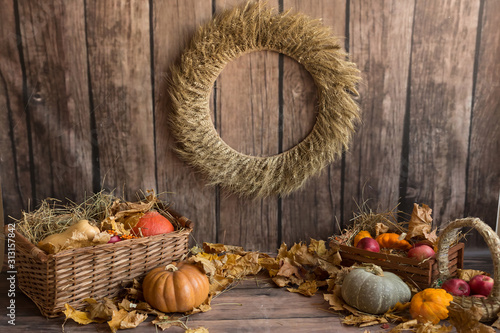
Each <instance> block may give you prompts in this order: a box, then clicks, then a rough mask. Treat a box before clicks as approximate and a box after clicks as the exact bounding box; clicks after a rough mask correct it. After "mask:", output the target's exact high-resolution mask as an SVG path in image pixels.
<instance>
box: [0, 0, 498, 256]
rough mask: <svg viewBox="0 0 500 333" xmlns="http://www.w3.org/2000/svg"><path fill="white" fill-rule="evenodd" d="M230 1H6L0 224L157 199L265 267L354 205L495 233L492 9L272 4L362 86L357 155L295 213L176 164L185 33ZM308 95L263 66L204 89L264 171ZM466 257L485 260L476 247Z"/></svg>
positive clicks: (257, 60)
mask: <svg viewBox="0 0 500 333" xmlns="http://www.w3.org/2000/svg"><path fill="white" fill-rule="evenodd" d="M242 2H244V1H240V0H234V1H226V0H149V1H139V0H135V1H123V0H109V1H96V0H86V1H85V0H71V1H63V0H55V1H50V2H49V1H47V2H43V1H35V0H0V8H2V10H1V12H0V43H1V46H0V149H1V150H0V151H1V160H0V168H1V170H0V177H1V178H0V179H1V184H2V192H3V199H4V207H5V215H10V216H13V217H19V216H20V212H21V210H23V209H24V210H26V209H29V208H30V207H31V208H32V207H34V206H35V205H36V203H38V202H39V201H40V200H41V199H43V198H46V197H55V198H60V199H63V198H69V199H71V200H73V201H80V200H82V199H83V198H84V196H85V195H86V194H87V195H88V194H90V193H92V192H96V191H99V190H100V189H101V188H105V189H116V190H115V192H116V193H117V194H119V195H121V194H123V195H125V196H126V197H128V198H130V199H133V198H135V193H136V192H137V191H138V190H140V189H143V190H145V189H155V190H156V191H157V192H158V193H163V192H168V193H167V194H165V195H164V196H163V198H165V199H166V200H167V201H169V202H170V203H171V204H172V206H173V207H174V208H175V209H177V210H179V211H181V212H183V213H184V214H185V215H187V216H188V217H190V218H191V219H192V220H194V221H195V222H196V230H195V233H194V236H195V238H196V239H197V241H199V242H202V241H211V242H215V241H217V242H224V243H227V244H237V245H242V246H244V247H246V248H247V249H255V250H263V251H266V250H267V251H269V250H270V251H273V250H275V249H276V248H277V247H278V246H279V244H280V243H281V242H287V243H288V244H290V243H292V242H295V241H299V240H308V239H309V237H315V238H321V239H326V238H327V237H328V236H330V235H332V234H333V233H335V232H339V230H340V229H341V228H343V227H345V226H347V225H348V224H349V220H350V219H351V218H352V214H353V211H358V208H357V204H358V203H361V202H363V201H364V200H367V199H368V200H369V201H368V202H369V205H370V207H371V208H372V209H373V210H387V209H391V208H395V207H396V206H397V205H398V203H399V209H401V210H403V211H405V212H408V213H409V212H411V209H412V205H413V202H419V203H426V204H428V205H429V206H431V207H432V208H433V210H434V213H433V216H434V219H435V221H436V222H437V223H438V224H444V223H446V222H448V221H449V220H451V219H455V218H459V217H463V216H466V215H473V216H478V217H480V218H482V219H483V220H484V221H485V222H487V223H488V224H490V225H491V226H494V224H495V220H496V210H497V200H498V195H499V190H500V146H499V141H500V84H499V82H500V80H499V78H500V61H499V60H500V30H499V29H498V24H497V23H496V20H497V19H496V18H498V17H499V16H500V2H499V1H496V0H447V1H434V0H418V1H417V0H407V1H399V0H392V1H391V0H387V1H379V0H377V1H372V0H364V1H360V0H301V1H298V0H295V1H292V0H279V1H278V0H271V1H268V5H269V6H271V7H274V8H276V9H277V10H287V9H292V10H294V11H301V12H304V13H306V14H308V15H310V16H311V17H313V18H321V19H322V20H323V22H324V24H326V25H328V26H331V28H332V30H333V32H334V34H336V35H338V36H341V37H344V36H345V38H343V43H344V46H345V48H346V50H347V51H348V52H349V53H350V58H351V59H352V60H353V61H354V62H356V63H357V64H358V66H359V68H360V69H361V71H362V75H363V82H362V84H361V85H360V87H359V90H360V93H361V97H360V98H359V103H360V106H361V108H362V110H363V122H362V123H361V124H360V125H359V128H358V132H357V134H356V136H355V137H354V139H353V141H352V144H351V148H350V150H349V151H348V152H347V153H346V154H345V155H344V156H343V158H342V159H340V160H338V161H337V162H336V163H333V164H332V165H330V166H329V167H328V168H326V169H325V170H324V172H322V173H321V175H319V176H318V177H316V178H315V179H313V180H311V181H309V182H308V183H307V184H306V185H305V186H304V187H303V189H301V190H300V191H298V192H296V193H294V194H292V195H290V196H289V197H284V198H278V197H271V198H267V199H263V200H257V201H256V200H248V199H239V198H238V197H236V196H234V195H232V194H230V193H227V192H225V191H223V190H220V189H218V188H211V187H207V186H205V182H204V180H203V178H202V177H201V176H200V175H199V174H197V172H195V171H194V170H192V169H190V168H189V167H187V166H186V165H185V164H184V163H183V162H181V161H180V160H179V159H178V158H177V156H176V155H175V154H174V153H173V152H172V149H171V147H172V144H173V142H172V138H171V137H170V135H169V131H168V127H167V113H166V112H165V109H166V108H167V107H168V105H165V101H166V98H165V84H166V79H167V78H168V75H169V73H168V68H169V66H170V65H171V64H172V63H174V62H175V61H176V59H177V58H178V57H179V55H180V54H181V52H182V50H183V48H184V47H185V45H186V43H187V42H188V40H189V38H190V36H191V35H192V34H193V32H194V31H195V29H196V28H197V27H198V26H199V25H200V24H203V23H204V22H207V21H208V20H210V18H211V17H212V16H213V15H214V13H216V12H219V11H220V10H222V9H224V8H229V7H232V6H233V5H235V4H238V3H242ZM315 98H316V96H315V87H314V84H313V82H312V79H311V77H310V76H309V74H308V73H307V72H305V71H304V70H303V69H302V68H301V67H300V66H299V65H298V64H297V63H295V62H294V61H293V60H291V59H289V58H287V57H285V56H281V55H278V54H276V53H272V52H256V53H252V54H249V55H246V56H243V57H242V58H240V59H238V60H237V61H234V62H233V63H230V64H229V65H228V66H227V67H226V69H225V70H224V71H223V73H222V74H221V76H220V77H219V79H218V80H217V82H216V84H215V86H214V94H213V105H212V109H213V118H214V124H215V126H216V128H217V130H218V131H219V133H220V135H221V137H222V139H223V140H225V141H226V142H227V143H228V144H229V145H231V146H232V147H234V148H236V149H237V150H239V151H241V152H244V153H247V154H254V155H262V156H266V155H271V154H276V153H278V152H280V151H283V150H286V149H288V148H290V147H292V146H293V145H295V144H297V143H298V142H300V141H301V140H302V139H303V138H304V137H305V136H306V135H307V133H308V132H309V131H310V129H311V128H312V126H313V124H314V119H315V118H314V112H315V110H314V106H315ZM469 244H470V245H477V246H483V245H482V244H483V243H482V242H481V240H480V239H479V238H478V236H474V235H473V236H471V237H470V238H469Z"/></svg>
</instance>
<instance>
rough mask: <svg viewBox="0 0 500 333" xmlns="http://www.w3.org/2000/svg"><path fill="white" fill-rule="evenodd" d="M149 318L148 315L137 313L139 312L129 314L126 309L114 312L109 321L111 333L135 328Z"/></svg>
mask: <svg viewBox="0 0 500 333" xmlns="http://www.w3.org/2000/svg"><path fill="white" fill-rule="evenodd" d="M147 318H148V315H147V314H141V313H137V311H135V310H134V311H130V312H127V311H126V310H124V309H120V310H119V311H117V310H114V311H113V316H112V317H111V320H110V321H108V325H109V328H110V329H111V332H113V333H115V332H116V331H117V330H123V329H127V328H135V327H137V326H138V325H139V324H140V323H142V322H143V321H145V320H146V319H147Z"/></svg>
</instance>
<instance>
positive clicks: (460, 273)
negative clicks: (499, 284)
mask: <svg viewBox="0 0 500 333" xmlns="http://www.w3.org/2000/svg"><path fill="white" fill-rule="evenodd" d="M476 275H488V276H489V275H490V274H488V273H486V272H483V271H479V270H476V269H457V278H459V279H462V280H465V281H467V282H469V281H470V279H472V278H473V277H474V276H476Z"/></svg>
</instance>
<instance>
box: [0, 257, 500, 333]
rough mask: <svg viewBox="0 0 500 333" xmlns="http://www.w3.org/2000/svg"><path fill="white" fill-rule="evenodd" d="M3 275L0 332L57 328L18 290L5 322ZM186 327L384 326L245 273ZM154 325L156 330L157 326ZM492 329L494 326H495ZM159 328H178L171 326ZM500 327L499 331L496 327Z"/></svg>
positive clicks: (486, 264) (486, 261) (100, 328)
mask: <svg viewBox="0 0 500 333" xmlns="http://www.w3.org/2000/svg"><path fill="white" fill-rule="evenodd" d="M491 265H492V264H491V259H490V258H489V253H478V254H477V255H476V256H475V257H471V256H469V257H466V259H465V263H464V266H465V268H477V269H479V268H481V269H486V270H487V271H491V270H492V266H491ZM7 289H8V281H7V275H6V274H5V273H1V274H0V290H1V291H2V293H1V298H0V308H1V309H2V310H1V311H0V315H1V317H0V331H1V332H9V333H10V332H62V331H63V329H62V325H63V323H64V317H60V318H55V319H46V318H44V317H42V316H41V315H40V312H39V311H38V309H37V307H36V306H35V304H34V303H33V302H31V300H30V299H29V298H27V297H26V296H25V295H24V294H23V293H22V292H17V293H16V296H15V302H16V303H15V304H16V321H15V323H16V325H15V326H12V325H9V324H8V322H7V320H8V318H7V317H6V316H5V309H6V307H7V305H8V302H9V298H8V297H7V295H6V290H7ZM151 320H153V316H150V318H149V319H148V321H147V322H144V323H141V324H140V325H139V326H138V327H137V328H135V329H133V330H126V331H125V330H124V331H123V332H134V333H142V332H156V329H155V327H154V326H153V325H152V324H151V323H150V321H151ZM187 325H188V327H189V328H197V327H199V326H203V327H205V328H207V329H208V330H209V331H210V332H211V333H213V332H273V333H279V332H286V333H292V332H365V329H366V330H368V331H369V332H388V331H389V330H388V329H384V328H382V327H381V326H380V325H375V326H370V327H366V328H357V327H350V326H343V325H342V323H341V317H340V316H339V315H337V314H334V313H332V312H330V311H329V310H328V305H327V303H326V302H324V301H323V297H322V293H321V292H320V293H318V294H317V295H315V296H313V297H305V296H302V295H299V294H295V293H290V292H288V291H286V290H285V289H281V288H278V287H276V286H275V285H274V284H273V283H272V281H271V280H270V279H269V278H268V277H266V276H264V275H259V276H251V277H248V278H247V279H245V280H244V281H241V282H240V283H239V284H238V285H236V286H235V287H234V288H233V289H231V290H228V291H226V292H224V293H222V294H221V295H219V296H218V297H217V298H215V299H214V300H213V302H212V310H210V311H208V312H205V313H200V314H195V315H192V316H190V317H189V320H188V322H187ZM158 331H160V330H158ZM497 331H498V330H497ZM64 332H67V333H69V332H110V330H109V328H108V326H107V324H106V323H104V324H90V325H86V326H81V325H78V324H76V323H75V322H73V321H72V320H69V321H68V322H67V323H66V324H65V325H64ZM119 332H122V331H119ZM165 332H172V333H177V332H184V330H183V329H181V328H177V327H173V328H170V329H168V330H166V331H165ZM453 332H456V331H455V330H454V331H453ZM498 332H500V331H498Z"/></svg>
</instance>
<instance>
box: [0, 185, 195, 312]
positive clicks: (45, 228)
mask: <svg viewBox="0 0 500 333" xmlns="http://www.w3.org/2000/svg"><path fill="white" fill-rule="evenodd" d="M117 200H120V199H118V198H116V197H114V196H111V195H107V194H104V193H99V194H97V195H96V196H94V197H92V198H90V199H89V200H87V201H85V202H84V203H83V204H81V205H76V204H74V205H71V206H70V207H63V206H60V205H57V204H55V203H54V200H48V201H45V202H44V203H43V204H42V206H41V209H39V210H36V211H34V212H32V213H25V214H24V216H23V219H22V220H21V221H18V223H17V224H16V229H17V230H15V231H13V232H14V234H15V243H16V267H15V268H16V270H17V279H18V286H19V289H20V290H21V291H22V292H23V293H25V294H26V295H27V296H28V297H29V298H30V299H31V300H32V301H33V302H34V303H35V304H36V305H37V307H38V308H39V309H40V312H41V313H42V314H43V315H44V316H46V317H48V318H52V317H57V316H59V315H61V314H62V311H64V310H65V304H68V305H70V306H72V307H73V308H76V309H79V308H83V307H84V306H85V305H86V303H85V302H84V299H86V298H95V299H100V298H103V297H108V298H112V297H114V296H116V295H117V294H118V293H119V292H120V290H121V289H122V286H123V285H124V284H126V283H128V282H131V281H133V280H134V279H139V278H141V277H142V276H143V275H145V274H146V273H147V272H149V271H150V270H151V269H153V268H156V267H158V266H161V265H166V264H168V263H170V262H172V261H175V260H180V259H181V258H182V257H183V256H185V255H186V254H187V251H188V238H189V235H190V234H191V232H192V230H193V225H194V224H193V222H192V221H190V220H189V219H188V218H186V217H184V216H182V215H181V214H179V213H177V212H175V211H174V210H172V209H170V208H168V207H166V206H165V205H164V204H163V203H162V202H160V201H158V200H156V198H154V199H151V200H149V201H148V200H147V199H146V200H145V202H146V206H149V205H150V206H151V207H154V208H155V209H156V210H158V211H159V212H160V213H161V214H162V215H164V216H165V217H166V218H167V219H169V220H170V221H171V222H172V224H173V225H174V226H175V231H174V232H171V233H168V234H160V235H155V236H149V237H139V238H133V239H128V240H122V241H120V242H117V243H110V244H102V245H97V246H89V247H82V248H73V249H66V250H63V251H61V252H58V253H55V254H48V253H46V252H45V251H43V250H42V249H40V248H39V247H37V246H36V245H35V244H36V242H37V241H39V240H40V239H41V238H43V237H44V236H45V235H47V234H49V233H52V232H54V230H55V228H58V229H57V230H60V231H62V230H64V229H65V228H67V227H68V226H69V225H70V224H71V223H72V221H74V220H75V219H76V220H78V219H81V218H85V219H88V220H90V221H95V222H97V221H99V220H100V219H103V218H105V217H107V216H109V214H110V212H109V208H110V205H111V203H118V205H125V206H127V205H128V204H132V203H127V202H124V201H117ZM49 202H52V203H49ZM143 203H144V202H143ZM146 206H145V207H146ZM115 207H116V205H115ZM40 219H41V220H40ZM50 221H52V222H55V223H51V222H50ZM54 224H55V225H54ZM5 232H6V233H7V232H12V231H11V230H9V229H8V226H6V227H5ZM34 243H35V244H34Z"/></svg>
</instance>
